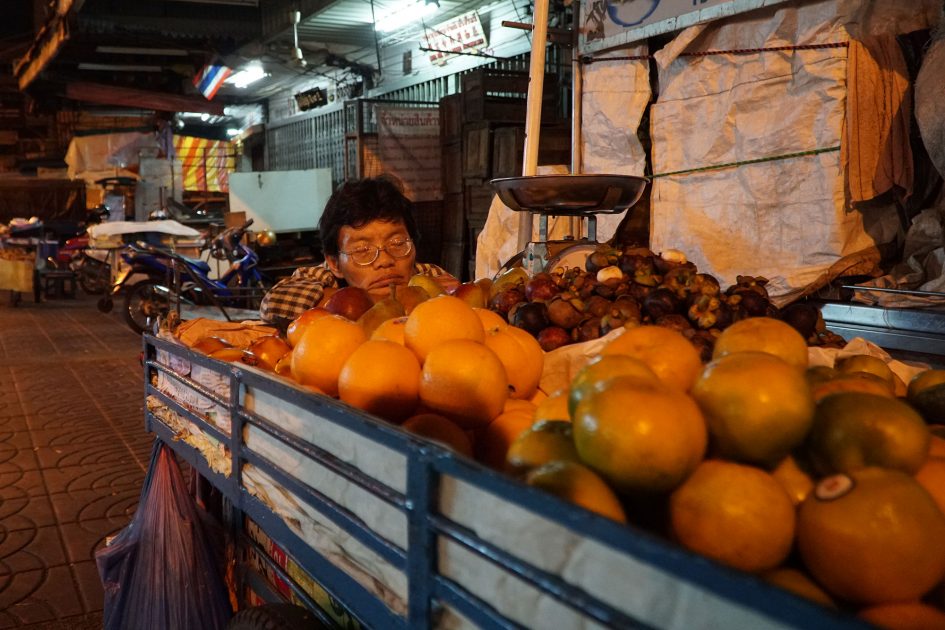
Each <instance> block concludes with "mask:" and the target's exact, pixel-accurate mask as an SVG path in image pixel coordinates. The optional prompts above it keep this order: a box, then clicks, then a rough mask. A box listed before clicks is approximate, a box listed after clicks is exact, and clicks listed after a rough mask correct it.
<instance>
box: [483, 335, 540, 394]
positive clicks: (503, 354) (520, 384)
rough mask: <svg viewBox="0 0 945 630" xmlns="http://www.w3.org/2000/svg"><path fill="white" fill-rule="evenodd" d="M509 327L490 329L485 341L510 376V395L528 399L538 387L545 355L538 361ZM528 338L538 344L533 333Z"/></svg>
mask: <svg viewBox="0 0 945 630" xmlns="http://www.w3.org/2000/svg"><path fill="white" fill-rule="evenodd" d="M508 328H509V327H508V326H506V327H505V328H504V329H492V330H489V331H488V332H487V333H486V336H485V341H484V343H485V345H486V347H487V348H489V349H490V350H492V351H493V352H495V354H496V356H497V357H499V361H501V362H502V365H503V366H504V367H505V373H506V375H507V376H508V377H509V396H510V397H511V398H517V399H528V398H531V397H532V396H533V395H534V394H535V391H536V390H537V389H538V381H539V380H540V379H541V370H542V365H543V363H544V357H542V360H540V361H537V362H536V361H535V360H534V356H533V353H531V352H529V351H528V350H527V349H526V348H525V346H524V343H525V342H524V341H522V340H521V339H520V338H519V337H518V336H516V335H514V334H510V333H509V332H508ZM528 339H529V340H530V343H534V344H535V345H536V346H537V345H538V342H537V341H535V339H534V338H532V336H531V335H528ZM538 349H539V350H541V347H540V346H539V347H538Z"/></svg>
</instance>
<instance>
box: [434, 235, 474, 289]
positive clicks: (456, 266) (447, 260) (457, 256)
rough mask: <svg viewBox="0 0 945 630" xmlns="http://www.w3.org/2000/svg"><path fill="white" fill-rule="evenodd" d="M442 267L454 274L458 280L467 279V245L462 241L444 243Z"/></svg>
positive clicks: (441, 256) (441, 259) (441, 255)
mask: <svg viewBox="0 0 945 630" xmlns="http://www.w3.org/2000/svg"><path fill="white" fill-rule="evenodd" d="M440 266H441V267H443V269H446V270H447V271H448V272H450V273H451V274H453V275H454V276H455V277H456V278H457V279H458V280H461V281H462V280H465V279H466V277H467V273H468V270H467V269H466V243H464V242H463V240H462V239H460V240H458V241H444V242H443V249H442V253H441V254H440Z"/></svg>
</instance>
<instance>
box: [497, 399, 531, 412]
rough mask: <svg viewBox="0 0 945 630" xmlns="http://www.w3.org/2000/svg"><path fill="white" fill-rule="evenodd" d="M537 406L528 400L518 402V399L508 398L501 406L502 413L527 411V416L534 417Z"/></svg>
mask: <svg viewBox="0 0 945 630" xmlns="http://www.w3.org/2000/svg"><path fill="white" fill-rule="evenodd" d="M536 408H537V405H535V403H533V402H532V401H530V400H519V399H518V398H509V399H508V400H506V401H505V404H504V405H502V413H506V412H508V411H527V412H528V413H529V414H531V415H534V414H535V409H536Z"/></svg>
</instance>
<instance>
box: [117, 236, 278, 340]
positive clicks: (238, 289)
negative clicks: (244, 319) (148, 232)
mask: <svg viewBox="0 0 945 630" xmlns="http://www.w3.org/2000/svg"><path fill="white" fill-rule="evenodd" d="M252 224H253V220H252V219H250V220H249V221H247V222H246V223H244V224H243V225H242V226H239V227H232V228H227V229H226V230H224V231H223V232H221V233H220V234H219V235H217V236H216V237H215V238H214V239H213V240H212V241H211V246H210V255H211V256H212V257H214V258H216V259H218V260H228V261H229V262H230V266H229V268H228V269H227V270H226V272H225V273H224V274H223V275H222V276H220V277H219V278H216V279H214V278H211V277H210V264H209V263H208V262H207V261H205V260H200V259H197V258H190V257H188V256H184V255H182V254H179V253H177V252H175V251H173V250H171V249H168V248H166V247H162V246H158V245H150V244H147V243H143V242H140V241H139V242H138V243H135V244H132V245H129V246H128V247H127V248H125V250H124V251H123V252H122V254H121V258H122V260H123V261H124V264H123V265H122V269H121V271H120V272H119V274H118V276H117V277H116V279H115V282H114V283H113V284H112V287H111V290H110V291H109V294H108V296H106V298H103V300H108V303H106V304H104V305H103V304H100V309H101V310H105V309H104V308H102V307H103V306H108V307H110V306H111V300H113V299H114V296H115V295H117V294H118V293H119V292H122V291H124V294H125V299H124V307H123V309H122V316H123V317H124V319H125V322H126V323H127V324H128V325H129V326H130V327H131V329H132V330H134V331H136V332H139V333H141V332H144V331H152V330H153V329H154V325H155V323H156V322H157V320H158V319H159V318H162V317H165V316H166V315H167V314H168V313H169V312H170V310H171V308H172V306H174V307H176V308H180V305H181V304H189V305H193V306H216V307H218V308H220V310H221V311H222V312H223V315H224V317H226V319H228V320H229V319H230V317H229V315H228V314H227V312H226V307H231V308H259V302H260V301H261V300H262V297H263V295H265V292H266V290H268V288H269V286H270V283H269V282H268V280H267V279H266V278H265V277H264V276H263V274H262V273H261V272H260V271H259V267H258V262H259V258H258V256H257V255H256V252H254V251H253V250H252V249H251V248H249V247H247V246H246V245H244V244H243V243H242V239H243V235H244V234H245V233H246V230H247V229H248V228H249V227H250V226H251V225H252ZM141 275H144V276H146V278H145V279H143V280H139V281H138V282H135V283H134V284H128V282H129V281H130V280H131V279H132V278H135V277H140V276H141ZM100 302H102V301H100ZM108 310H110V308H109V309H108Z"/></svg>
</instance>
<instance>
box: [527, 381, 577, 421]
mask: <svg viewBox="0 0 945 630" xmlns="http://www.w3.org/2000/svg"><path fill="white" fill-rule="evenodd" d="M534 418H535V422H540V421H542V420H566V421H568V422H570V421H571V414H570V413H568V390H567V389H559V390H558V391H556V392H554V393H552V394H551V396H546V397H545V398H544V400H542V401H541V402H540V403H538V405H536V406H535V413H534Z"/></svg>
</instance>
